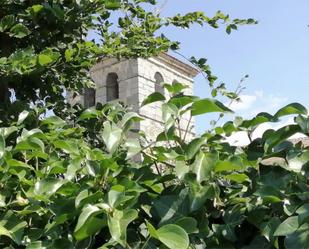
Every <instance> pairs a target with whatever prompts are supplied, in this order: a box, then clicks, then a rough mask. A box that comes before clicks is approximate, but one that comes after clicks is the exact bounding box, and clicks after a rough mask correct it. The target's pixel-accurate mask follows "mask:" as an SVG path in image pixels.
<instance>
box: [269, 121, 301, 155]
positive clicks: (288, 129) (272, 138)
mask: <svg viewBox="0 0 309 249" xmlns="http://www.w3.org/2000/svg"><path fill="white" fill-rule="evenodd" d="M300 131H301V129H300V127H299V125H288V126H285V127H282V128H280V129H279V130H277V131H275V132H273V133H271V134H267V137H266V139H265V145H264V150H265V151H268V152H270V150H271V149H272V148H274V147H275V146H276V145H278V144H279V143H281V142H282V141H284V140H286V139H287V138H289V137H291V136H293V135H294V134H296V133H297V132H300Z"/></svg>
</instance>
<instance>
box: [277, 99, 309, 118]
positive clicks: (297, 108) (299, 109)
mask: <svg viewBox="0 0 309 249" xmlns="http://www.w3.org/2000/svg"><path fill="white" fill-rule="evenodd" d="M291 114H303V115H307V114H308V111H307V109H306V107H304V106H303V105H301V104H299V103H291V104H289V105H287V106H285V107H283V108H281V109H280V110H279V111H277V113H276V114H275V115H274V117H276V118H280V117H283V116H286V115H291Z"/></svg>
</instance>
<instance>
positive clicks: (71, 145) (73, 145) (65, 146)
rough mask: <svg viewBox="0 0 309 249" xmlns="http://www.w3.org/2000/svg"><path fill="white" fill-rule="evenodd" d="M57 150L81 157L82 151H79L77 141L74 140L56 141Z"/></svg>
mask: <svg viewBox="0 0 309 249" xmlns="http://www.w3.org/2000/svg"><path fill="white" fill-rule="evenodd" d="M53 144H54V146H55V148H57V149H62V150H63V151H64V152H65V153H68V154H71V155H79V154H80V151H79V149H78V144H77V142H76V141H74V140H73V141H72V140H67V141H65V140H56V141H54V142H53Z"/></svg>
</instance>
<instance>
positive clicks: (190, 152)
mask: <svg viewBox="0 0 309 249" xmlns="http://www.w3.org/2000/svg"><path fill="white" fill-rule="evenodd" d="M206 141H207V139H206V138H204V137H200V138H195V139H193V140H192V141H191V142H190V143H189V144H188V146H187V148H186V150H185V153H186V160H190V159H192V158H193V157H194V156H195V155H196V153H197V152H198V151H199V150H200V149H201V146H202V145H203V144H205V142H206Z"/></svg>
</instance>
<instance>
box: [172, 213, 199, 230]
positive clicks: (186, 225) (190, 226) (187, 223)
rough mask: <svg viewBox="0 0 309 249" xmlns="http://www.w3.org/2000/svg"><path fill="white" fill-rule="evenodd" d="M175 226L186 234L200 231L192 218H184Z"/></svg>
mask: <svg viewBox="0 0 309 249" xmlns="http://www.w3.org/2000/svg"><path fill="white" fill-rule="evenodd" d="M175 225H178V226H180V227H182V228H183V229H184V230H185V231H186V233H188V234H190V233H195V232H197V231H198V229H197V225H198V222H197V221H196V220H195V219H194V218H192V217H183V218H180V219H179V220H177V221H176V222H175Z"/></svg>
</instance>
